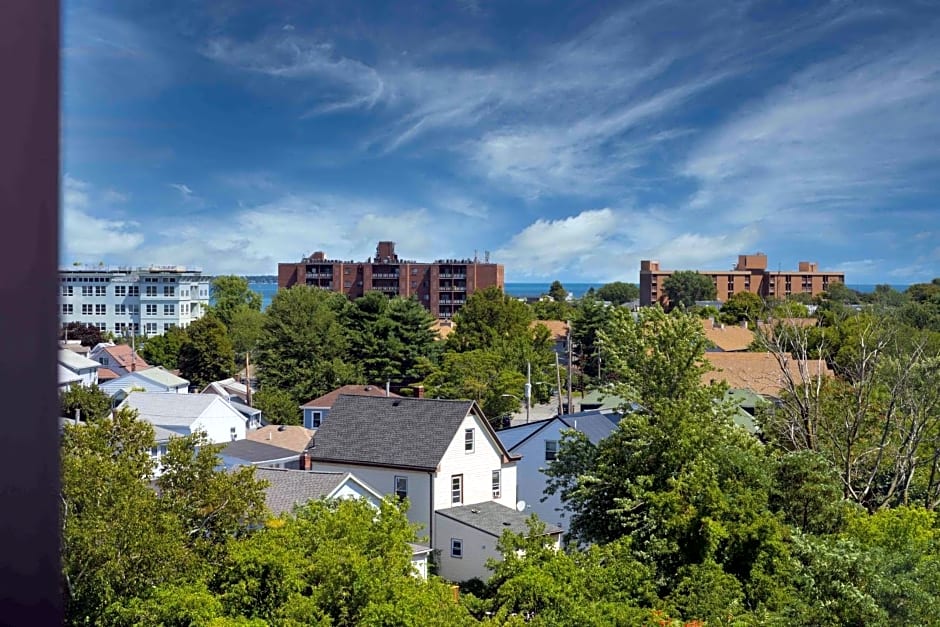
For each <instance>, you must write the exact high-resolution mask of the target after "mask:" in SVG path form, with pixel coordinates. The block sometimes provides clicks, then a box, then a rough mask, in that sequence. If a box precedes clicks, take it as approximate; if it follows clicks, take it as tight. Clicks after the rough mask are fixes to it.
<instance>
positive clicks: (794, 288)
mask: <svg viewBox="0 0 940 627" xmlns="http://www.w3.org/2000/svg"><path fill="white" fill-rule="evenodd" d="M798 268H799V269H798V270H789V271H776V272H771V271H768V270H767V255H765V254H764V253H755V254H753V255H738V263H737V264H736V265H735V266H734V269H732V270H696V272H698V273H699V274H704V275H706V276H708V277H709V278H711V280H712V282H713V283H714V284H715V288H716V292H717V299H718V300H720V301H722V302H724V301H727V300H728V298H730V297H731V296H732V295H734V294H737V293H739V292H753V293H754V294H757V295H759V296H761V297H762V298H780V299H782V298H786V297H787V296H789V295H791V294H810V295H813V296H815V295H816V294H819V293H821V292H824V291H826V290H827V289H829V285H830V284H832V283H837V282H838V283H845V273H844V272H827V271H823V270H820V269H819V265H818V264H817V263H815V262H811V261H801V262H800V263H799V266H798ZM673 272H676V271H675V270H662V269H660V267H659V262H658V261H649V260H644V261H641V262H640V305H650V304H652V303H655V302H656V301H657V300H659V299H660V298H661V297H662V295H663V294H664V292H663V281H664V280H665V279H666V277H668V276H669V275H671V274H672V273H673Z"/></svg>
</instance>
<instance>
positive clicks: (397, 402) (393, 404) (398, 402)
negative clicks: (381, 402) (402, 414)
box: [392, 400, 401, 407]
mask: <svg viewBox="0 0 940 627" xmlns="http://www.w3.org/2000/svg"><path fill="white" fill-rule="evenodd" d="M399 405H401V401H400V400H396V401H393V402H392V406H393V407H398V406H399Z"/></svg>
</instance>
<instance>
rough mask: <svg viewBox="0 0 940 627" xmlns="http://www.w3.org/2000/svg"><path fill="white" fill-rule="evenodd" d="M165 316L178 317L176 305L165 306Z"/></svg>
mask: <svg viewBox="0 0 940 627" xmlns="http://www.w3.org/2000/svg"><path fill="white" fill-rule="evenodd" d="M163 315H164V316H173V315H176V305H164V306H163Z"/></svg>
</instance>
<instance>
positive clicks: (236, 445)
mask: <svg viewBox="0 0 940 627" xmlns="http://www.w3.org/2000/svg"><path fill="white" fill-rule="evenodd" d="M219 454H220V455H224V456H225V457H234V458H236V459H241V460H243V461H246V462H250V463H256V462H267V461H271V460H275V459H285V458H288V457H296V458H300V454H299V453H297V452H296V451H292V450H290V449H288V448H281V447H280V446H274V445H273V444H266V443H265V442H257V441H255V440H235V441H234V442H229V443H228V444H226V445H225V447H224V448H223V449H222V450H221V451H219Z"/></svg>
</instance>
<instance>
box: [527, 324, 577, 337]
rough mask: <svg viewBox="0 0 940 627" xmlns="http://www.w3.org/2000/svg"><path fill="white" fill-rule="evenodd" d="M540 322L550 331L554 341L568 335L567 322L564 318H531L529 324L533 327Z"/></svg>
mask: <svg viewBox="0 0 940 627" xmlns="http://www.w3.org/2000/svg"><path fill="white" fill-rule="evenodd" d="M540 324H543V325H545V326H546V327H548V330H549V331H551V333H552V337H553V338H555V341H556V342H559V341H561V340H564V339H566V338H567V337H568V323H567V322H565V321H564V320H533V321H532V324H530V325H529V326H530V327H531V328H533V329H534V328H535V327H536V326H537V325H540Z"/></svg>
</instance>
